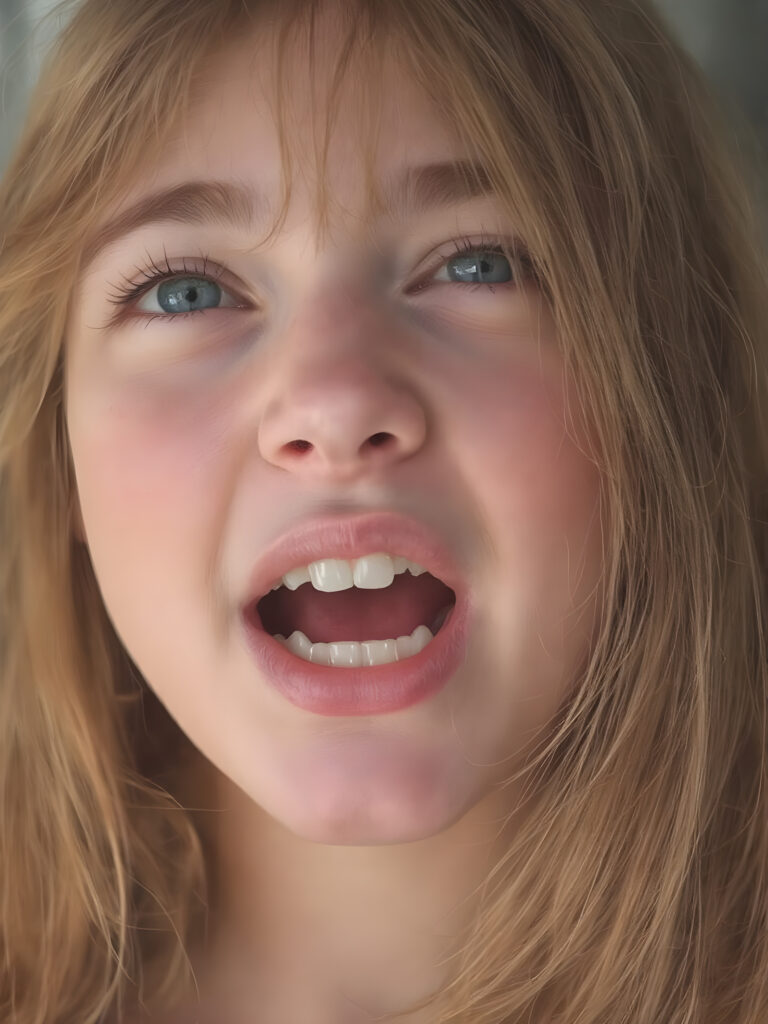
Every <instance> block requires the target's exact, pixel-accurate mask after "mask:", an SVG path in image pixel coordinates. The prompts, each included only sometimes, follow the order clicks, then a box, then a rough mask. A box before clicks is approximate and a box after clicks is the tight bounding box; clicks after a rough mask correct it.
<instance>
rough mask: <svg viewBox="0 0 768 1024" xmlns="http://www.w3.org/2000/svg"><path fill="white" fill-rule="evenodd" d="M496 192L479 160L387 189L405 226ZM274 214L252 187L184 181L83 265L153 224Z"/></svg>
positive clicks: (114, 231) (427, 169)
mask: <svg viewBox="0 0 768 1024" xmlns="http://www.w3.org/2000/svg"><path fill="white" fill-rule="evenodd" d="M495 192H496V189H495V187H494V185H493V183H492V181H491V176H490V174H489V172H488V170H487V168H486V167H485V165H483V164H482V163H479V162H477V161H473V160H454V161H450V162H445V163H430V164H421V165H417V166H414V167H408V168H406V169H405V171H403V172H401V174H400V175H399V176H398V177H397V178H395V179H394V180H390V181H389V182H387V183H386V184H385V186H384V189H383V208H384V213H385V215H387V216H388V217H390V218H392V219H395V220H401V221H404V220H407V219H409V218H411V217H415V216H417V215H419V214H422V213H425V212H427V211H429V210H432V209H435V208H439V207H441V206H449V205H451V204H455V203H460V202H462V201H466V200H469V199H474V198H476V197H478V196H485V195H493V194H495ZM272 209H273V208H272V204H271V203H270V201H269V199H268V197H267V196H266V195H265V194H264V193H263V192H261V191H260V190H258V189H257V188H255V187H254V186H252V185H246V184H243V183H241V182H237V181H217V180H208V181H205V180H204V181H188V182H183V183H182V184H179V185H174V186H172V187H170V188H166V189H163V190H161V191H159V192H153V193H151V194H150V195H148V196H144V197H142V198H141V199H139V200H138V201H137V202H135V203H134V204H133V205H132V206H129V207H128V208H127V209H126V210H123V211H122V212H121V213H119V214H117V216H115V217H114V218H113V219H112V220H110V221H108V222H107V223H106V224H104V225H103V226H102V227H101V228H99V229H98V231H97V232H96V234H95V235H94V237H93V238H91V239H90V240H88V241H86V244H85V246H84V252H83V266H84V267H87V266H88V265H89V264H90V263H92V262H93V260H94V259H95V258H96V256H98V254H99V253H100V252H101V251H102V250H103V249H105V248H106V247H107V246H109V245H112V244H114V243H115V242H116V241H117V240H118V239H120V238H123V237H124V236H125V235H128V234H130V233H131V232H133V231H136V230H137V229H138V228H141V227H144V226H145V225H147V224H153V223H158V222H162V221H172V222H176V223H180V224H201V225H202V224H223V225H225V226H228V227H233V228H236V229H240V230H244V231H252V230H254V228H255V226H256V224H257V223H260V222H263V221H264V220H265V219H266V218H267V217H268V216H269V215H270V213H271V212H272Z"/></svg>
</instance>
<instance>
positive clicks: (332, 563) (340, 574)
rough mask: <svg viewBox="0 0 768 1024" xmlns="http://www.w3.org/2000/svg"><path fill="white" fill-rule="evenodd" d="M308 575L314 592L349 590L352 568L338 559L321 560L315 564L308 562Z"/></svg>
mask: <svg viewBox="0 0 768 1024" xmlns="http://www.w3.org/2000/svg"><path fill="white" fill-rule="evenodd" d="M309 575H310V579H311V580H312V586H313V587H314V588H315V590H324V591H325V592H326V593H335V591H337V590H349V588H350V587H351V586H352V567H351V566H350V564H349V562H346V561H342V560H341V559H340V558H321V559H320V560H319V561H317V562H310V564H309Z"/></svg>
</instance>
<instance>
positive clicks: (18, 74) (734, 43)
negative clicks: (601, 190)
mask: <svg viewBox="0 0 768 1024" xmlns="http://www.w3.org/2000/svg"><path fill="white" fill-rule="evenodd" d="M180 2H181V0H180ZM415 2H418V0H415ZM54 4H55V0H0V175H1V174H2V172H3V169H4V168H5V165H6V162H7V159H8V157H9V155H10V150H11V147H12V146H13V143H14V140H15V138H16V135H17V133H18V130H19V126H20V124H21V120H22V118H23V114H24V108H25V103H26V99H27V96H28V94H29V90H30V88H31V87H32V85H33V83H34V81H35V79H36V76H37V74H38V69H39V66H40V57H41V54H42V53H43V52H44V50H45V48H46V46H47V44H48V43H49V41H50V37H51V35H53V34H55V32H56V26H57V24H60V22H57V21H56V19H55V18H49V19H48V21H47V22H45V23H43V24H42V26H41V18H42V17H43V16H44V15H45V14H46V13H48V12H49V11H50V10H51V9H52V7H54ZM656 4H657V6H658V7H659V8H660V9H661V11H662V12H663V13H664V14H665V15H666V17H667V21H668V23H669V25H670V26H671V27H672V30H673V31H674V33H675V34H676V35H677V37H678V39H680V41H681V42H682V43H683V45H684V46H685V47H686V48H687V49H688V51H689V52H690V53H691V54H692V55H693V56H694V58H695V59H696V60H697V61H698V63H699V64H700V65H701V67H702V68H703V70H704V72H705V73H706V75H707V76H708V78H709V80H710V81H711V83H712V85H713V86H714V88H715V90H716V92H717V93H718V94H719V95H720V97H721V98H722V99H723V100H724V101H725V102H726V103H728V104H731V105H733V106H734V107H735V108H736V109H738V110H740V111H741V112H742V113H743V114H744V115H745V118H746V123H747V125H748V126H749V129H748V133H749V137H748V138H745V139H744V141H745V144H746V145H747V146H750V145H752V144H753V143H754V139H755V138H756V139H757V140H759V143H758V145H759V146H761V148H762V149H763V150H764V151H765V152H768V62H767V61H766V55H767V53H766V52H767V51H768V0H656ZM33 31H34V35H33ZM753 130H754V138H752V135H753Z"/></svg>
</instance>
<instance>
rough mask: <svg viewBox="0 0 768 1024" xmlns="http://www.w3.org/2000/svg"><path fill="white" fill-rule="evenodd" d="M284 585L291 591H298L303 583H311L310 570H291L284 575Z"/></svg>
mask: <svg viewBox="0 0 768 1024" xmlns="http://www.w3.org/2000/svg"><path fill="white" fill-rule="evenodd" d="M283 583H284V584H285V585H286V587H288V589H289V590H298V588H299V587H300V586H301V585H302V583H309V570H308V569H307V567H306V566H305V565H304V566H301V568H299V569H291V570H290V572H286V573H284V574H283Z"/></svg>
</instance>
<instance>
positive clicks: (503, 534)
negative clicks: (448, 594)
mask: <svg viewBox="0 0 768 1024" xmlns="http://www.w3.org/2000/svg"><path fill="white" fill-rule="evenodd" d="M563 393H564V392H563V381H562V376H561V374H560V373H559V372H557V370H555V372H553V373H551V374H548V373H541V372H540V371H539V369H538V368H534V367H517V368H515V370H514V371H510V372H509V373H508V374H507V375H504V376H497V377H496V378H495V379H490V378H489V379H487V380H486V381H485V382H483V383H482V385H476V387H475V391H474V393H473V392H472V391H471V390H468V391H467V392H466V398H465V402H466V404H463V405H462V408H463V410H464V414H463V419H464V429H463V430H462V432H461V436H460V437H459V438H458V441H457V443H458V444H459V445H461V446H462V456H461V459H462V466H463V472H464V473H465V474H466V475H467V476H468V477H470V478H471V481H472V483H471V489H472V491H473V492H474V494H475V495H476V496H477V497H478V500H479V501H480V502H481V503H482V504H481V507H480V508H479V509H478V518H479V519H480V521H481V522H482V523H483V524H484V525H485V527H486V529H487V532H488V541H489V544H490V545H492V547H493V555H492V558H491V560H490V563H489V564H491V565H493V566H494V567H495V569H493V570H492V571H491V572H489V576H488V579H487V581H486V593H487V594H489V595H490V597H491V600H490V604H491V606H492V607H493V609H494V613H493V618H494V621H495V622H496V624H497V625H498V626H503V625H504V623H509V622H511V621H514V622H517V623H520V624H523V623H525V624H526V628H527V629H528V630H536V631H537V632H538V633H539V636H540V638H541V640H542V643H543V644H544V645H545V646H546V648H547V649H548V650H549V651H550V652H551V653H552V654H553V655H555V656H556V657H557V659H558V661H560V660H562V661H563V662H569V661H571V660H572V659H573V657H574V655H575V652H576V650H577V649H579V648H580V647H581V645H582V644H583V643H584V642H585V640H586V638H587V637H588V636H589V635H591V630H592V624H593V619H592V616H593V614H594V612H595V611H596V609H597V607H598V603H597V602H590V601H589V598H590V597H594V595H595V594H596V586H597V584H598V581H599V579H600V577H601V573H602V564H603V556H602V533H601V523H600V507H599V502H600V476H599V471H598V469H597V467H596V466H595V464H594V463H593V461H592V460H591V459H590V458H589V455H588V447H587V443H586V441H585V437H586V432H585V430H584V424H583V422H582V421H581V420H580V419H579V418H578V417H575V418H574V422H573V423H571V422H570V421H569V423H568V425H566V417H565V412H564V399H563ZM574 432H575V434H574ZM577 621H578V625H577ZM568 634H570V639H566V637H567V635H568Z"/></svg>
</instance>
